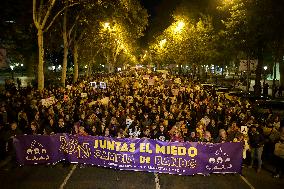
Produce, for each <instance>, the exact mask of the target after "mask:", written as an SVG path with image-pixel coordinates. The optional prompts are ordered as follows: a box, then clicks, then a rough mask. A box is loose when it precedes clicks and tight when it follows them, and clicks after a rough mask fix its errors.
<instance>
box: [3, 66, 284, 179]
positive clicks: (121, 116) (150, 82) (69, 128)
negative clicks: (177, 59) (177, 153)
mask: <svg viewBox="0 0 284 189" xmlns="http://www.w3.org/2000/svg"><path fill="white" fill-rule="evenodd" d="M91 82H93V83H91ZM94 82H96V83H94ZM100 82H103V83H100ZM67 83H68V84H69V85H67V86H66V87H64V88H63V87H55V86H52V85H50V86H47V87H46V89H44V90H43V91H38V90H36V89H35V88H33V87H31V86H28V87H26V88H21V87H19V88H18V87H15V86H14V85H6V86H5V88H6V89H5V91H2V99H3V100H2V102H1V104H0V108H1V110H0V140H1V144H0V145H1V147H0V149H1V158H4V157H5V156H7V155H8V154H9V151H12V150H11V149H12V139H13V137H15V136H16V135H20V134H29V135H37V134H41V135H53V134H56V133H70V134H73V135H82V136H88V135H91V136H105V137H117V138H124V137H128V138H143V137H145V138H150V139H156V140H161V141H171V142H209V143H223V142H243V144H244V153H243V158H244V159H246V160H247V159H248V160H247V161H246V160H245V161H244V162H247V165H248V166H249V167H252V166H253V165H254V164H255V165H257V171H258V172H259V171H260V170H261V167H262V153H263V150H264V151H267V153H268V154H272V158H277V161H275V162H277V164H278V166H276V167H277V168H278V169H277V172H276V176H279V173H280V172H281V169H282V170H283V158H284V157H283V149H282V151H281V149H280V148H279V149H280V150H278V149H274V147H275V144H279V145H278V146H279V147H281V146H282V147H283V145H281V144H283V143H284V127H283V125H281V124H282V123H281V124H280V117H279V116H278V115H275V114H274V113H273V112H272V111H271V112H268V113H266V114H263V115H257V114H255V113H254V111H253V109H252V106H253V104H252V103H251V102H249V101H247V100H242V99H239V98H237V97H232V98H227V97H226V96H225V94H218V93H216V91H215V90H214V89H210V90H206V89H205V88H203V87H202V85H200V83H199V82H198V81H193V80H192V79H191V78H189V77H186V76H182V75H178V76H174V75H170V74H165V73H155V74H153V73H147V72H144V71H134V72H130V73H116V74H99V75H95V76H93V77H89V78H88V79H86V78H85V79H83V78H81V79H79V80H78V82H76V83H75V84H71V82H67ZM276 146H277V145H276ZM277 150H278V152H276V154H277V153H278V156H277V155H274V154H275V151H277ZM246 154H248V156H247V155H246ZM254 160H255V161H254Z"/></svg>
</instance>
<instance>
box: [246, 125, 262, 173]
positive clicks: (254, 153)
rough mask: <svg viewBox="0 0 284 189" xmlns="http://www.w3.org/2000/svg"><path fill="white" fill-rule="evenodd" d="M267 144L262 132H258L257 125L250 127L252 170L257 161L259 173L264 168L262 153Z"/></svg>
mask: <svg viewBox="0 0 284 189" xmlns="http://www.w3.org/2000/svg"><path fill="white" fill-rule="evenodd" d="M264 143H265V139H264V137H263V135H262V133H261V132H260V131H258V130H257V127H256V126H255V125H252V126H251V127H250V132H249V144H250V148H251V149H250V151H251V153H250V154H251V162H250V166H249V167H250V168H252V166H253V163H254V160H255V159H257V163H258V166H257V172H258V173H259V172H260V171H261V167H262V152H263V146H264Z"/></svg>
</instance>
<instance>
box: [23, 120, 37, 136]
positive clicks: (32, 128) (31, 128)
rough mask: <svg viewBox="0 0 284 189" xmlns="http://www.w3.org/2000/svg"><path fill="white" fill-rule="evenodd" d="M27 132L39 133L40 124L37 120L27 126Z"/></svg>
mask: <svg viewBox="0 0 284 189" xmlns="http://www.w3.org/2000/svg"><path fill="white" fill-rule="evenodd" d="M26 134H29V135H37V134H39V133H38V125H37V123H36V122H34V121H33V122H31V124H30V126H29V127H28V128H27V132H26Z"/></svg>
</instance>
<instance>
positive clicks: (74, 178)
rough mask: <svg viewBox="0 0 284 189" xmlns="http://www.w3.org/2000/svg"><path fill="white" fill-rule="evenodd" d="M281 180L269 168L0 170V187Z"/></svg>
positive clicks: (195, 188)
mask: <svg viewBox="0 0 284 189" xmlns="http://www.w3.org/2000/svg"><path fill="white" fill-rule="evenodd" d="M283 187H284V179H283V178H282V179H275V178H272V173H271V171H269V170H265V169H264V170H262V171H261V172H260V173H256V172H255V170H254V169H248V168H244V169H243V174H242V175H239V174H224V175H219V174H212V175H210V176H203V175H194V176H179V175H170V174H155V173H148V172H135V171H119V170H114V169H109V168H101V167H96V166H84V167H81V166H79V165H70V166H68V167H64V166H63V165H62V164H57V165H55V166H45V165H35V166H24V167H16V168H12V167H10V166H9V165H7V166H4V167H2V168H1V169H0V188H1V189H16V188H17V189H18V188H20V189H33V188H36V189H63V188H65V189H78V188H80V189H132V188H133V189H134V188H135V189H137V188H138V189H140V188H141V189H160V188H161V189H203V188H206V189H207V188H212V189H239V188H242V189H280V188H281V189H282V188H283Z"/></svg>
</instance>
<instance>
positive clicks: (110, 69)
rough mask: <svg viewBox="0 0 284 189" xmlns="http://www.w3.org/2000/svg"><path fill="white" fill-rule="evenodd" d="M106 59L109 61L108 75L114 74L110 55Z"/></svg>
mask: <svg viewBox="0 0 284 189" xmlns="http://www.w3.org/2000/svg"><path fill="white" fill-rule="evenodd" d="M106 59H107V68H108V73H112V65H111V62H110V58H109V55H107V56H106Z"/></svg>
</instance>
